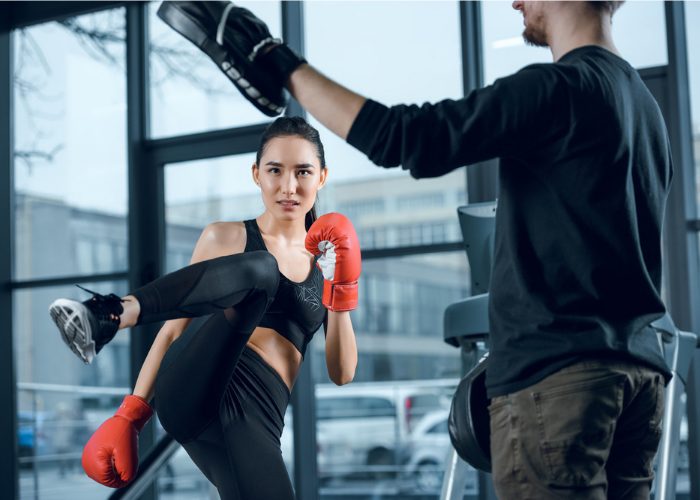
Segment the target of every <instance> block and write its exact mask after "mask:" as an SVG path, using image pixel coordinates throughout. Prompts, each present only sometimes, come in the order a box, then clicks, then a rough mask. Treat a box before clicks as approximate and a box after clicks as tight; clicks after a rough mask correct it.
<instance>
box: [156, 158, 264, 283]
mask: <svg viewBox="0 0 700 500" xmlns="http://www.w3.org/2000/svg"><path fill="white" fill-rule="evenodd" d="M254 162H255V153H247V154H243V155H237V156H229V157H225V158H216V159H212V160H202V161H193V162H183V163H176V164H172V165H167V166H166V167H165V212H166V214H165V220H166V240H167V242H166V247H167V262H166V269H167V270H168V271H174V270H175V269H178V268H180V267H182V266H183V265H186V264H188V263H189V260H190V256H191V255H192V251H193V250H194V246H195V244H196V243H197V239H198V238H199V235H200V234H201V233H202V229H204V227H205V226H206V225H207V224H209V223H211V222H216V221H241V220H244V219H250V218H254V217H257V216H258V215H260V214H261V213H263V211H264V210H265V206H264V205H263V203H262V198H261V196H260V190H259V188H258V187H257V186H256V185H255V183H254V182H253V179H252V177H251V173H250V167H251V165H252V164H253V163H254Z"/></svg>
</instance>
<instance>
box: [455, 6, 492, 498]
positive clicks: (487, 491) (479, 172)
mask: <svg viewBox="0 0 700 500" xmlns="http://www.w3.org/2000/svg"><path fill="white" fill-rule="evenodd" d="M459 11H460V19H461V21H462V22H461V23H460V24H461V28H462V74H463V87H464V95H465V96H466V95H467V94H469V92H471V91H472V90H474V89H478V88H480V87H481V86H483V84H484V52H483V47H482V43H481V39H482V36H481V30H482V26H481V2H475V1H464V0H461V1H460V2H459ZM498 164H499V161H498V159H496V158H494V159H491V160H487V161H483V162H480V163H477V164H475V165H470V166H468V167H467V168H466V171H467V173H466V175H467V203H479V202H484V201H492V200H495V199H496V196H497V193H498ZM462 248H463V247H462ZM464 354H465V353H464V352H463V354H462V356H463V358H464ZM464 368H465V367H464V366H463V369H464ZM477 480H478V498H479V499H481V500H492V499H495V498H496V496H495V492H494V490H493V485H492V481H491V480H490V475H488V474H486V473H484V472H481V471H479V472H478V479H477Z"/></svg>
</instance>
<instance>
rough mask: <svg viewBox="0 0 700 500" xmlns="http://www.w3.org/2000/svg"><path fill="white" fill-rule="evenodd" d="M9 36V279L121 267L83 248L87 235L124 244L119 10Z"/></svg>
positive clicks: (123, 114)
mask: <svg viewBox="0 0 700 500" xmlns="http://www.w3.org/2000/svg"><path fill="white" fill-rule="evenodd" d="M13 36H14V49H15V54H14V62H15V67H14V78H13V93H14V102H15V105H14V106H15V121H14V130H15V137H14V140H15V144H14V148H15V149H14V158H15V161H14V190H15V221H14V222H15V243H14V270H13V277H14V279H16V280H23V279H36V278H51V277H57V276H65V275H77V274H90V273H93V272H117V271H126V262H125V261H124V260H118V259H114V258H112V257H111V256H110V255H108V251H107V250H105V249H104V248H102V249H100V250H96V252H98V253H96V254H95V255H94V256H92V257H90V256H88V255H87V254H88V253H92V252H93V251H95V250H93V249H88V246H89V245H91V243H89V240H92V241H97V240H100V241H108V238H114V239H115V241H117V242H120V243H121V244H124V245H126V242H127V229H126V210H127V193H126V190H127V172H126V133H125V132H126V87H125V80H126V79H125V73H124V68H125V65H126V61H125V37H126V33H125V15H124V9H121V8H120V9H114V10H108V11H104V12H100V13H97V14H91V15H86V16H80V17H75V18H69V19H65V20H62V21H57V22H52V23H47V24H42V25H39V26H35V27H31V28H27V29H23V30H19V31H16V32H15V33H14V35H13ZM78 241H79V243H75V244H74V242H78ZM46 248H51V252H45V251H40V250H44V249H46Z"/></svg>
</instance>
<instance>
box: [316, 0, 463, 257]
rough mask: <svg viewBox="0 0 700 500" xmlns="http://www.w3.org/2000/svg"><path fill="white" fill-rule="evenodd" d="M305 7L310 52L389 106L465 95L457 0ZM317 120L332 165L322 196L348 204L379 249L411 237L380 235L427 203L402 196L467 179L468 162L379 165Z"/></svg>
mask: <svg viewBox="0 0 700 500" xmlns="http://www.w3.org/2000/svg"><path fill="white" fill-rule="evenodd" d="M304 9H305V16H306V19H305V25H306V47H307V51H306V52H307V58H308V59H309V61H311V62H312V63H313V64H314V66H316V67H317V68H319V69H320V70H321V71H323V72H324V73H326V74H328V75H329V76H330V77H331V78H334V79H336V80H338V81H339V82H341V83H342V84H344V85H347V86H348V87H350V88H351V89H353V90H355V91H357V92H360V93H361V94H363V95H366V96H369V97H371V98H373V99H376V100H378V101H380V102H383V103H385V104H388V105H391V104H397V103H422V102H425V101H438V100H442V99H445V98H459V97H461V95H462V75H461V52H460V50H461V49H460V27H459V6H458V3H457V2H426V1H422V2H405V3H401V4H400V5H399V4H397V3H395V2H388V1H378V2H359V3H358V2H347V1H346V2H308V3H306V4H305V6H304ZM357 26H362V36H357V35H358V33H357ZM418 33H420V34H426V33H429V34H430V36H417V34H418ZM311 121H312V123H313V124H314V126H316V127H317V128H318V129H319V131H320V133H321V138H322V140H323V143H324V147H325V151H326V159H327V162H328V165H329V168H330V170H329V177H328V185H329V188H328V190H326V191H325V192H322V193H321V195H320V202H321V208H322V211H323V212H329V211H340V212H343V213H345V210H346V209H349V210H347V215H348V216H349V217H350V218H351V220H352V221H353V223H354V224H355V227H356V229H357V230H358V234H363V235H366V234H367V233H365V232H364V231H365V230H366V229H370V228H372V229H375V230H376V233H375V236H374V237H370V238H368V240H367V241H368V242H369V244H370V245H371V246H372V247H374V248H381V247H384V246H396V245H400V244H403V243H402V242H407V241H411V240H412V237H411V236H404V235H402V236H400V237H398V238H396V237H386V238H381V237H380V233H388V232H389V231H391V230H390V229H389V228H390V227H392V226H395V225H396V223H397V213H396V212H397V210H399V209H401V210H402V213H401V221H406V220H408V221H410V220H411V219H412V216H413V214H416V213H420V212H421V211H422V210H423V207H422V206H418V207H411V206H410V204H407V205H405V206H404V205H402V207H401V208H399V207H398V205H397V201H396V200H397V199H399V198H401V197H403V196H404V195H411V196H417V197H420V196H425V195H426V194H429V196H430V195H433V194H435V193H439V194H441V193H443V192H448V191H453V190H454V189H455V188H456V187H457V188H463V187H464V186H465V182H466V176H465V175H464V171H463V170H462V169H458V170H456V171H455V172H452V173H451V174H449V175H446V176H444V177H440V178H436V179H424V180H421V181H420V182H416V181H415V180H414V179H412V178H411V177H410V176H409V175H408V173H407V172H405V171H403V170H401V169H399V168H394V169H381V168H377V167H376V166H375V165H373V164H372V163H371V162H370V161H369V160H368V159H367V158H366V157H365V156H364V155H363V154H361V153H359V152H358V151H357V150H355V149H353V148H351V147H350V146H348V145H347V144H346V143H345V142H344V141H342V140H340V139H338V138H337V137H335V136H334V135H332V134H331V133H330V132H328V130H326V129H325V128H324V127H323V126H321V125H319V124H318V122H315V121H314V120H313V119H312V120H311ZM330 192H332V194H330ZM454 208H455V207H454V206H449V207H446V208H445V213H444V218H445V220H447V219H455V220H456V217H455V215H454ZM409 233H410V231H409ZM418 239H420V238H418ZM382 240H383V241H382ZM361 243H362V244H363V245H364V244H365V241H364V240H363V241H361Z"/></svg>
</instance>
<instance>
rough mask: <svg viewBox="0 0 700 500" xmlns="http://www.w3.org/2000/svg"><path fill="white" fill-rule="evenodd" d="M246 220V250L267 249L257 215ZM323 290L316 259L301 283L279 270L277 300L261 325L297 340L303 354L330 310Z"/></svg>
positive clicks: (321, 277)
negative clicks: (325, 304)
mask: <svg viewBox="0 0 700 500" xmlns="http://www.w3.org/2000/svg"><path fill="white" fill-rule="evenodd" d="M243 223H244V224H245V231H246V237H247V240H246V244H245V250H244V252H253V251H255V250H265V251H266V252H267V251H268V250H267V247H266V246H265V241H263V239H262V235H261V234H260V228H259V227H258V223H257V222H256V221H255V219H250V220H246V221H243ZM322 294H323V274H321V270H320V269H319V268H318V266H316V264H315V261H314V266H313V268H312V269H311V272H310V273H309V275H308V276H307V277H306V279H305V280H304V281H302V282H301V283H297V282H295V281H292V280H290V279H289V278H287V277H286V276H285V275H284V274H282V273H281V272H280V284H279V287H278V288H277V294H276V295H275V300H274V301H273V302H272V304H270V307H268V308H267V311H266V312H265V315H264V316H263V317H262V319H261V320H260V323H259V324H258V326H262V327H265V328H272V329H273V330H275V331H276V332H277V333H279V334H280V335H282V336H283V337H284V338H286V339H287V340H289V341H290V342H291V343H292V344H294V347H296V348H297V350H298V351H299V352H300V353H301V355H302V357H303V356H304V354H305V353H306V346H307V345H308V344H309V342H310V341H311V339H312V338H313V336H314V333H316V331H317V330H318V329H319V328H320V327H321V325H322V324H323V325H324V327H325V322H326V315H327V311H326V308H325V307H324V306H323V303H322V302H321V296H322Z"/></svg>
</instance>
